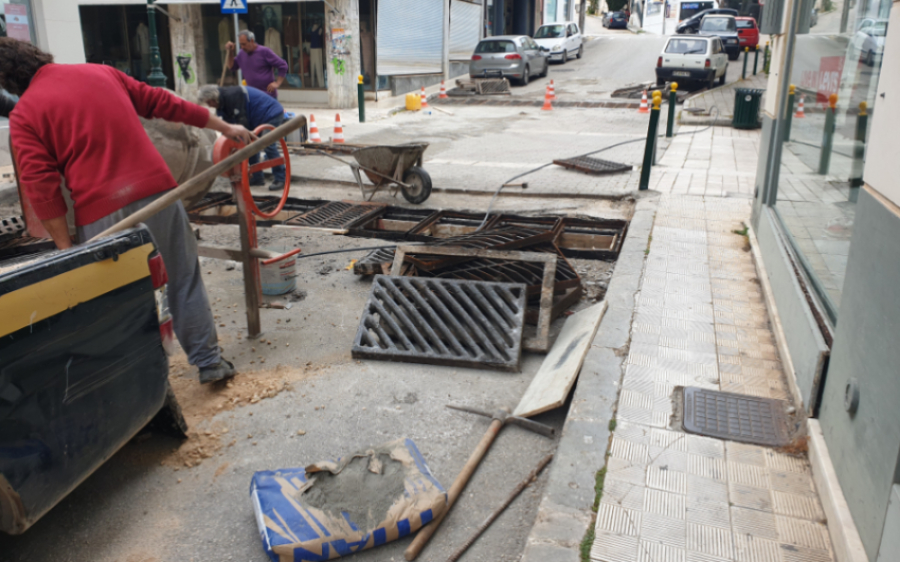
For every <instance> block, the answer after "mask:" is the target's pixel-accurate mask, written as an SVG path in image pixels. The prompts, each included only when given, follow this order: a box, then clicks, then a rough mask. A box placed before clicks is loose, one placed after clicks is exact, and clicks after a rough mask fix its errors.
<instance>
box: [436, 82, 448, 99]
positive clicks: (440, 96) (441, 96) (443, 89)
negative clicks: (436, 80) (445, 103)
mask: <svg viewBox="0 0 900 562" xmlns="http://www.w3.org/2000/svg"><path fill="white" fill-rule="evenodd" d="M448 97H450V96H448V95H447V88H446V87H444V81H443V80H441V95H439V96H438V98H440V99H444V98H448Z"/></svg>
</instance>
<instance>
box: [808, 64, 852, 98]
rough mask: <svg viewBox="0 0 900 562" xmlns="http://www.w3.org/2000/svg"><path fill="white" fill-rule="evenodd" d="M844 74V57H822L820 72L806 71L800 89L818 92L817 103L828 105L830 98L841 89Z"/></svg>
mask: <svg viewBox="0 0 900 562" xmlns="http://www.w3.org/2000/svg"><path fill="white" fill-rule="evenodd" d="M843 72H844V57H842V56H840V57H822V58H821V59H820V60H819V70H818V71H815V70H804V71H803V73H802V74H801V75H800V87H801V88H803V89H805V90H813V91H814V92H816V102H818V103H828V97H829V96H830V95H831V94H836V93H838V90H839V89H840V87H841V74H843Z"/></svg>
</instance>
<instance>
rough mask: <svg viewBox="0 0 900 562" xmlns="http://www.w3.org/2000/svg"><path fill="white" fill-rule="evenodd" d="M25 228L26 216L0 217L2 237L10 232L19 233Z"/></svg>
mask: <svg viewBox="0 0 900 562" xmlns="http://www.w3.org/2000/svg"><path fill="white" fill-rule="evenodd" d="M23 230H25V217H21V216H19V217H9V218H8V219H0V238H3V237H4V236H7V235H10V234H19V233H20V232H22V231H23Z"/></svg>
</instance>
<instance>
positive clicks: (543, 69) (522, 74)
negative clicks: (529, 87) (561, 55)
mask: <svg viewBox="0 0 900 562" xmlns="http://www.w3.org/2000/svg"><path fill="white" fill-rule="evenodd" d="M548 52H549V51H548V50H547V49H542V48H541V47H539V46H538V44H537V43H535V42H534V40H533V39H532V38H531V37H528V36H527V35H498V36H496V37H488V38H487V39H482V40H481V41H480V42H479V43H478V46H477V47H475V54H474V55H472V60H471V61H470V62H469V75H470V76H472V78H483V77H490V76H501V75H502V76H503V77H504V78H513V79H516V80H518V81H519V83H520V84H522V85H523V86H524V85H525V84H528V81H529V80H530V79H531V78H532V77H534V76H547V70H548V69H549V62H548V61H549V58H548Z"/></svg>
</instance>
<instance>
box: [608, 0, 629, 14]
mask: <svg viewBox="0 0 900 562" xmlns="http://www.w3.org/2000/svg"><path fill="white" fill-rule="evenodd" d="M606 5H607V6H609V11H610V12H620V11H622V10H623V9H625V6H627V5H628V0H606Z"/></svg>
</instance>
